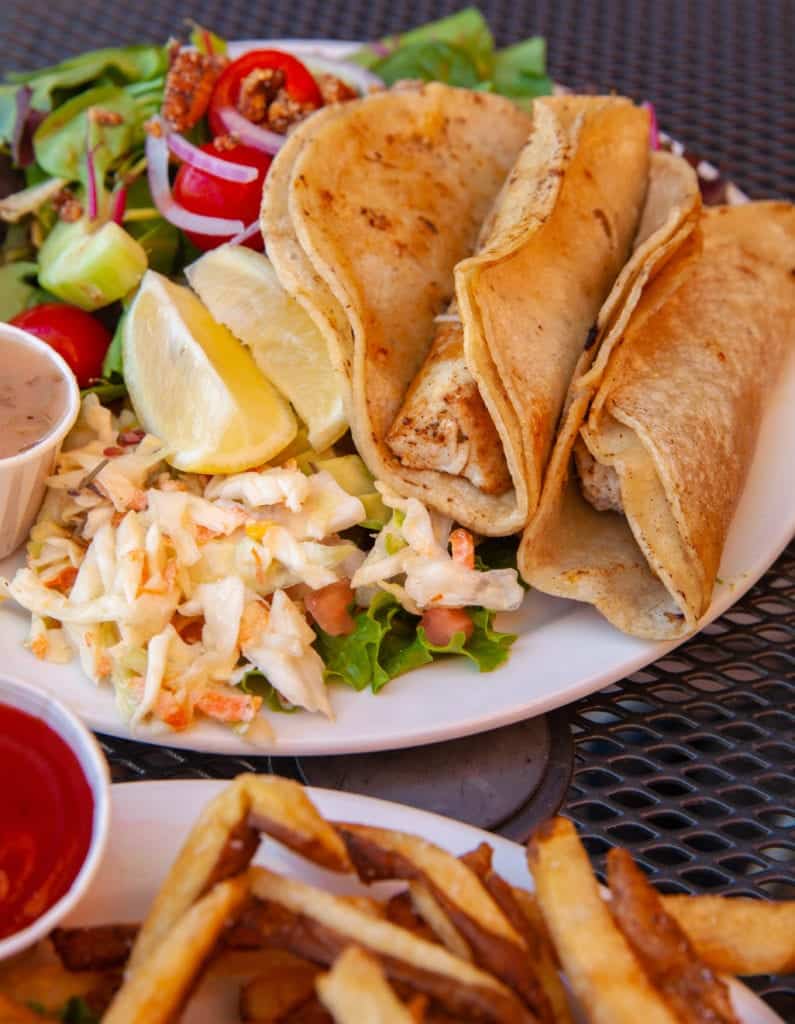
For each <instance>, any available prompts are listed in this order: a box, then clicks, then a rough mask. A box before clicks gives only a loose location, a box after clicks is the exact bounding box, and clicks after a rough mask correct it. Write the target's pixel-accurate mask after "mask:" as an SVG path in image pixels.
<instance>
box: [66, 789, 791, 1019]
mask: <svg viewBox="0 0 795 1024" xmlns="http://www.w3.org/2000/svg"><path fill="white" fill-rule="evenodd" d="M225 785H227V783H224V782H211V781H207V780H197V781H177V782H130V783H127V784H126V785H121V786H113V788H112V796H113V809H112V821H113V828H112V829H111V836H110V841H109V843H108V847H107V851H106V853H105V859H104V861H103V863H102V866H101V867H100V870H99V872H98V874H97V876H96V878H95V880H94V882H93V884H92V886H91V889H90V891H89V893H88V895H87V896H86V897H85V898H84V899H83V901H82V903H81V904H80V906H79V907H78V909H77V910H76V911H75V912H74V913H73V914H72V915H70V917H69V920H68V924H69V925H91V924H102V923H110V922H116V921H118V922H126V921H129V922H132V921H139V920H141V918H142V916H143V914H144V913H145V911H146V910H147V908H148V906H149V904H150V902H151V900H152V897H153V896H154V894H155V892H156V890H157V887H158V886H159V884H160V882H161V881H162V878H163V876H164V874H165V872H166V869H167V868H168V866H169V864H170V863H171V861H172V860H173V859H174V857H175V856H176V854H177V852H178V850H179V848H180V846H181V844H182V842H183V840H184V839H185V836H186V834H187V831H188V829H189V828H190V826H191V825H192V824H193V822H194V821H195V820H196V818H197V817H198V815H199V812H200V811H201V809H202V807H203V806H204V805H205V804H206V803H207V801H208V800H210V799H211V798H212V797H213V796H215V794H216V793H218V792H219V791H220V790H221V789H223V787H224V786H225ZM309 793H310V796H311V797H312V799H313V800H314V801H315V803H316V804H317V806H318V808H319V809H320V811H321V812H322V813H323V814H324V815H325V816H326V817H328V818H331V819H336V820H338V821H354V822H362V823H364V824H370V825H380V826H384V827H389V828H397V829H400V830H401V831H405V832H414V833H416V834H418V835H421V836H423V837H424V838H426V839H430V840H433V842H435V843H437V844H439V845H440V846H443V847H445V848H446V849H448V850H450V852H452V853H455V854H461V853H465V852H466V851H467V850H471V849H473V848H474V847H476V846H477V845H478V844H479V843H481V842H488V843H490V844H491V845H492V847H493V848H494V864H495V867H496V869H497V871H498V872H499V873H500V874H502V875H503V876H504V877H505V878H506V879H507V880H508V881H509V882H510V883H511V884H513V885H518V886H523V887H525V888H532V881H531V879H530V876H529V874H528V872H527V868H526V866H525V851H524V848H523V847H522V846H518V845H516V844H515V843H510V842H508V841H507V840H505V839H501V838H499V837H498V836H494V835H492V834H491V833H488V832H481V831H480V829H476V828H471V827H470V826H469V825H462V824H461V823H460V822H457V821H451V820H450V819H449V818H442V817H439V816H438V815H436V814H428V813H427V812H425V811H417V810H414V809H413V808H411V807H405V806H403V805H401V804H392V803H387V802H385V801H383V800H372V799H369V798H367V797H360V796H355V795H351V794H349V793H335V792H332V791H331V790H326V789H314V790H309ZM141 836H146V856H141V853H142V849H141V842H140V837H141ZM256 863H258V864H266V865H267V866H268V867H270V868H272V869H273V870H275V871H282V872H285V873H289V874H290V875H291V876H293V877H296V878H302V879H305V880H306V881H309V882H314V883H315V884H323V885H326V886H328V887H332V888H334V889H335V890H336V891H338V892H361V891H363V887H362V886H360V885H359V884H358V883H356V882H354V881H353V880H351V879H348V878H342V879H340V878H339V877H338V876H335V875H332V874H330V873H329V872H325V871H321V870H320V869H317V868H313V867H312V866H311V865H309V864H307V863H306V861H302V860H301V859H300V858H298V857H296V856H293V855H292V854H290V853H289V852H287V851H286V850H285V849H284V848H283V847H280V846H278V845H277V844H274V843H273V842H270V841H268V840H265V841H264V842H263V843H262V846H261V847H260V850H259V853H258V854H257V857H256ZM237 991H238V986H237V985H234V984H231V983H229V982H228V981H227V982H226V983H223V982H222V981H219V980H218V979H214V980H213V981H212V982H205V983H204V984H203V985H202V987H201V989H200V990H199V992H198V993H197V994H196V995H195V996H194V998H193V1001H192V1002H191V1004H190V1009H189V1010H188V1011H187V1012H186V1013H185V1014H184V1016H183V1017H182V1018H181V1019H182V1021H183V1022H184V1024H219V1022H220V1024H225V1022H227V1021H228V1022H230V1024H231V1022H232V1021H236V1020H238V1016H237V1009H236V1007H237V1003H236V998H237ZM732 999H733V1002H734V1006H735V1009H736V1011H737V1013H738V1016H739V1017H740V1020H741V1021H742V1024H782V1021H781V1018H780V1017H778V1016H777V1015H776V1014H775V1013H773V1012H772V1010H770V1009H769V1007H767V1006H766V1005H765V1004H764V1003H763V1002H762V1001H761V1000H760V999H758V998H757V997H756V996H755V995H754V994H753V993H752V992H751V991H750V990H749V989H747V988H746V987H745V986H744V985H741V984H740V983H739V982H733V983H732Z"/></svg>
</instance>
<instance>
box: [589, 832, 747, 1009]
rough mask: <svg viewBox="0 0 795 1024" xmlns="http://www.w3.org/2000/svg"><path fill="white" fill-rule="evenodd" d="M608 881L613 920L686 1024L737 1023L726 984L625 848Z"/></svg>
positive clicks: (613, 858)
mask: <svg viewBox="0 0 795 1024" xmlns="http://www.w3.org/2000/svg"><path fill="white" fill-rule="evenodd" d="M607 880H608V885H609V886H610V895H611V897H612V898H611V901H610V911H611V913H612V915H613V917H614V919H615V920H616V922H617V923H618V926H619V928H620V929H621V931H622V932H623V933H624V935H625V937H626V938H627V940H628V942H629V944H630V946H631V947H632V949H633V951H634V953H635V955H636V956H637V958H638V960H639V961H640V963H641V965H642V966H643V969H644V970H645V972H646V974H647V976H648V978H649V980H650V981H651V983H652V984H653V985H654V987H655V988H656V989H657V990H658V991H659V992H660V994H661V995H662V996H663V998H664V999H665V1002H666V1003H667V1004H668V1005H669V1006H670V1007H671V1009H672V1010H673V1011H674V1014H675V1015H676V1016H677V1017H678V1019H679V1020H680V1021H681V1022H682V1024H738V1021H737V1017H736V1016H735V1014H734V1011H733V1010H732V1007H731V1000H730V998H729V990H728V987H727V986H726V983H725V982H724V981H722V980H721V979H720V978H718V977H716V976H715V975H714V974H713V972H712V971H711V970H710V969H709V968H708V967H707V965H706V964H705V963H704V962H703V961H701V960H699V958H698V956H697V954H696V952H695V950H694V949H693V947H692V945H691V944H690V942H689V941H688V939H687V936H686V935H685V933H684V932H683V931H682V929H681V928H680V927H679V925H678V924H677V923H676V921H675V920H674V919H673V917H671V915H670V914H668V913H667V912H666V911H665V910H664V909H663V905H662V900H661V899H660V897H659V896H658V894H657V892H656V891H655V890H654V889H653V888H652V886H651V885H650V884H649V882H648V881H647V879H646V876H645V875H644V874H643V872H642V871H641V870H640V868H639V867H638V866H637V865H636V864H635V862H634V861H633V859H632V857H631V856H630V855H629V853H627V851H626V850H621V849H614V850H611V851H610V853H608V855H607Z"/></svg>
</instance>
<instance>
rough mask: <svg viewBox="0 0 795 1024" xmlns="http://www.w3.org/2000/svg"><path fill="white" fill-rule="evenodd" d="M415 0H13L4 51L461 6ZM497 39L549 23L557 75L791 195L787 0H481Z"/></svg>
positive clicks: (792, 44) (13, 54) (364, 35)
mask: <svg viewBox="0 0 795 1024" xmlns="http://www.w3.org/2000/svg"><path fill="white" fill-rule="evenodd" d="M464 4H465V0H461V2H456V0H444V2H441V3H428V2H420V0H409V2H404V3H401V4H393V3H387V2H385V0H345V2H344V3H343V2H342V0H337V2H328V0H299V2H297V3H290V4H284V3H279V4H273V5H270V4H252V3H250V2H244V0H175V2H171V3H162V2H158V0H133V2H132V3H127V4H119V3H108V2H103V0H79V2H78V0H50V2H43V0H4V3H3V5H2V11H3V17H2V25H1V26H0V33H2V42H3V45H2V50H0V63H2V65H4V66H5V67H6V68H12V67H30V66H34V65H36V64H42V63H46V62H49V61H52V60H53V59H55V58H56V57H58V56H66V55H67V54H71V53H78V52H80V51H81V50H84V49H86V48H88V47H91V46H106V45H108V44H112V43H122V42H130V41H133V40H136V41H143V40H147V39H148V40H158V39H164V38H165V37H167V36H168V35H169V34H170V33H173V32H176V31H178V30H179V29H180V27H181V25H182V23H183V20H184V19H185V18H187V17H192V18H195V19H196V20H197V21H200V22H202V23H204V24H206V25H209V26H212V27H213V28H214V29H216V30H217V31H219V32H221V33H222V34H224V35H227V36H229V37H238V38H252V37H256V36H268V35H273V36H323V37H327V38H335V39H370V38H374V37H376V36H379V35H382V34H384V33H386V32H393V31H398V30H400V29H403V28H408V27H410V26H412V25H416V24H419V23H421V22H423V21H426V20H428V19H429V18H431V17H434V16H438V15H441V14H445V13H449V12H451V11H454V10H456V9H457V8H458V7H461V6H464ZM480 7H481V8H482V10H483V11H484V13H485V14H486V15H487V16H488V18H489V21H490V23H491V25H492V27H493V29H494V31H495V34H496V36H497V38H498V41H499V42H502V43H505V42H509V41H515V40H517V39H519V38H521V37H523V36H527V35H531V34H532V33H534V32H540V33H542V34H544V35H545V36H546V37H547V40H548V43H549V64H550V68H551V71H552V73H553V74H554V76H555V77H556V78H557V79H558V80H559V81H561V82H565V83H567V84H569V85H572V86H577V87H578V88H586V87H589V86H590V87H596V86H598V87H599V88H602V89H612V88H614V89H617V90H619V91H621V92H625V93H627V94H628V95H631V96H634V97H636V98H637V99H651V100H653V101H654V102H655V104H656V105H657V108H658V112H659V117H660V123H661V124H662V125H664V126H665V127H667V128H668V129H669V130H670V131H671V132H672V133H674V134H675V135H676V136H677V138H680V139H681V140H682V142H684V143H685V144H686V145H687V146H688V147H692V148H693V149H695V150H696V151H698V152H703V153H707V154H709V156H710V158H711V159H712V160H714V162H716V163H719V164H721V165H722V166H724V167H725V168H726V169H727V170H728V171H730V172H731V175H732V177H733V178H734V180H735V181H736V183H737V184H738V185H739V186H740V188H742V189H744V190H746V191H748V192H749V193H750V194H751V195H752V196H771V195H780V196H788V197H792V196H793V195H795V98H794V97H793V87H794V86H795V75H793V67H795V4H793V3H792V2H791V0H723V2H721V0H664V2H662V3H660V2H655V0H613V2H605V0H599V2H589V0H539V2H537V3H533V4H530V3H527V4H519V3H516V2H515V0H492V2H490V3H481V4H480Z"/></svg>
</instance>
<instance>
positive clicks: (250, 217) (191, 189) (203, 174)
mask: <svg viewBox="0 0 795 1024" xmlns="http://www.w3.org/2000/svg"><path fill="white" fill-rule="evenodd" d="M201 148H202V149H203V150H204V151H205V152H207V153H212V154H213V156H217V157H218V158H219V159H221V160H230V161H231V162H232V163H236V164H246V165H248V166H249V167H256V168H257V170H258V171H259V173H258V174H257V177H256V178H255V179H254V180H253V181H250V182H248V183H247V184H245V185H240V184H238V183H237V182H234V181H224V180H223V179H222V178H216V176H215V175H214V174H209V173H208V172H207V171H200V170H199V169H198V168H196V167H191V166H190V165H189V164H183V165H182V166H181V167H180V169H179V171H177V177H176V178H175V180H174V198H175V199H176V200H177V202H178V203H180V204H181V205H182V206H184V207H185V209H186V210H190V211H191V213H201V214H204V215H205V216H207V217H227V218H228V219H230V220H241V221H242V222H243V223H244V224H245V225H246V226H247V227H248V225H249V224H251V223H252V222H253V221H256V220H258V219H259V208H260V203H261V202H262V184H263V182H264V181H265V175H266V174H267V173H268V168H269V167H270V165H271V160H272V159H273V158H272V157H270V156H268V154H267V153H262V152H261V151H260V150H258V149H253V148H252V147H251V146H233V147H232V148H231V149H221V150H218V149H216V148H215V146H213V144H212V142H207V143H205V145H203V146H202V147H201ZM185 234H186V235H187V236H188V238H189V239H190V240H191V242H193V244H194V245H195V246H196V247H197V248H199V249H202V250H203V251H205V252H206V251H207V250H208V249H215V248H216V246H219V245H223V243H224V242H228V241H229V239H230V238H231V237H232V236H231V235H229V236H222V235H199V234H196V233H195V232H193V231H186V232H185ZM244 244H245V245H247V246H248V247H249V248H251V249H256V250H257V251H258V252H262V248H263V243H262V235H260V234H259V232H258V233H257V234H256V235H254V237H253V238H250V239H249V240H248V241H247V242H245V243H244Z"/></svg>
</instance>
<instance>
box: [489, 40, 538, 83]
mask: <svg viewBox="0 0 795 1024" xmlns="http://www.w3.org/2000/svg"><path fill="white" fill-rule="evenodd" d="M546 66H547V44H546V40H545V39H544V38H543V37H542V36H532V38H530V39H526V40H525V41H524V42H523V43H516V45H514V46H508V47H506V48H505V49H504V50H499V51H498V52H497V54H496V56H495V58H494V70H493V72H492V82H493V85H494V91H495V92H498V93H500V94H501V95H503V96H511V97H513V98H519V97H533V96H547V95H549V93H551V92H552V82H551V81H550V79H549V78H548V77H547V74H546Z"/></svg>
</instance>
